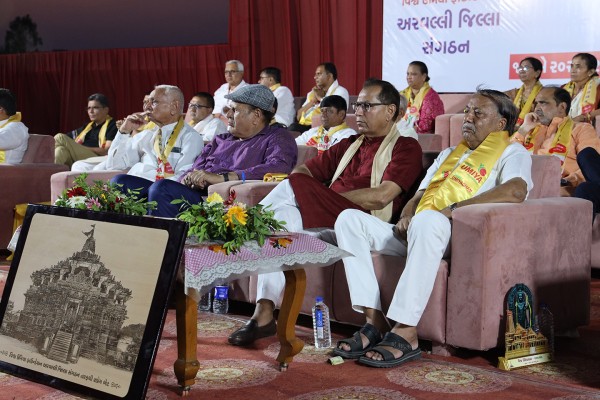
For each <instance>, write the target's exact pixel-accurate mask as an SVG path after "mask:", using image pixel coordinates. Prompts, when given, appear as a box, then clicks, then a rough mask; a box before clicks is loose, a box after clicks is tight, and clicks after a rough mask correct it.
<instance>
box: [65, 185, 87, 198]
mask: <svg viewBox="0 0 600 400" xmlns="http://www.w3.org/2000/svg"><path fill="white" fill-rule="evenodd" d="M86 194H87V193H86V192H85V189H84V188H82V187H80V186H76V187H73V188H71V189H67V197H68V198H71V197H73V196H85V195H86Z"/></svg>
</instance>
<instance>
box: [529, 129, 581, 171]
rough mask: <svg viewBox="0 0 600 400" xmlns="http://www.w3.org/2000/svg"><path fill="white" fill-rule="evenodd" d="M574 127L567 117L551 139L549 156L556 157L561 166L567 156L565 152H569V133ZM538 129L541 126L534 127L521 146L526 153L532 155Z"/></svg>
mask: <svg viewBox="0 0 600 400" xmlns="http://www.w3.org/2000/svg"><path fill="white" fill-rule="evenodd" d="M574 125H575V124H574V122H573V120H572V119H571V118H569V117H566V118H565V119H564V121H562V122H561V123H560V124H559V125H558V128H557V129H556V133H555V134H554V139H552V144H551V145H550V150H548V152H549V153H550V154H552V155H553V156H557V157H558V158H559V159H560V163H561V165H562V164H563V163H564V161H565V158H566V156H567V151H568V150H569V144H570V143H571V131H572V130H573V126H574ZM540 127H541V125H538V126H536V127H535V128H534V129H533V130H532V131H531V133H529V134H528V135H527V136H526V137H525V140H524V141H523V146H525V148H526V149H527V151H529V152H530V153H532V154H533V152H534V151H535V145H536V140H537V136H538V131H539V130H540Z"/></svg>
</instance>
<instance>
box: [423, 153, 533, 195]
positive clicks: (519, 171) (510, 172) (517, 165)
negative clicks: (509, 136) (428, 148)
mask: <svg viewBox="0 0 600 400" xmlns="http://www.w3.org/2000/svg"><path fill="white" fill-rule="evenodd" d="M455 148H456V146H454V147H449V148H447V149H446V150H444V151H442V152H441V153H440V155H439V156H438V157H437V158H436V159H435V161H434V162H433V164H432V165H431V167H429V169H428V170H427V174H426V175H425V178H423V180H422V181H421V184H420V185H419V189H418V190H423V189H427V186H429V183H430V182H431V179H432V178H433V176H434V175H435V173H436V172H437V170H438V169H439V168H440V167H441V166H442V164H443V163H444V161H445V160H446V158H447V157H448V156H449V155H450V153H451V152H452V151H453V150H454V149H455ZM471 153H472V150H470V151H467V152H466V153H465V154H464V155H463V156H462V157H461V159H460V160H459V161H458V162H457V163H456V165H457V166H458V165H459V164H460V163H461V162H463V161H464V159H465V158H466V157H468V156H469V155H470V154H471ZM512 178H521V179H523V180H524V181H525V183H527V193H529V192H530V191H531V189H532V188H533V181H532V180H531V155H530V154H529V152H528V151H527V150H525V147H523V145H522V144H520V143H511V144H509V145H508V146H507V147H506V149H504V152H502V155H501V156H500V158H499V159H498V161H496V164H495V165H494V167H493V168H492V170H491V171H490V175H489V177H488V178H487V179H486V180H485V182H484V183H483V185H481V187H480V188H479V190H478V191H477V193H475V194H474V196H475V195H477V194H480V193H483V192H487V191H488V190H490V189H493V188H494V187H496V186H498V185H501V184H503V183H504V182H507V181H509V180H510V179H512Z"/></svg>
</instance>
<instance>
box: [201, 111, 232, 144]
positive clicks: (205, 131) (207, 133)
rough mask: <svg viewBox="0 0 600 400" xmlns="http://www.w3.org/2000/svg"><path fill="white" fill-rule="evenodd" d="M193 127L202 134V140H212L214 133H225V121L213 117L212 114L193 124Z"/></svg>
mask: <svg viewBox="0 0 600 400" xmlns="http://www.w3.org/2000/svg"><path fill="white" fill-rule="evenodd" d="M194 129H195V130H196V132H198V133H199V134H201V135H202V140H204V141H205V142H210V141H212V140H213V138H214V137H215V135H220V134H221V133H227V127H226V126H225V123H224V122H223V121H221V119H220V118H215V117H213V116H212V115H209V116H208V117H206V118H204V119H203V120H202V121H200V122H198V123H197V124H196V125H194Z"/></svg>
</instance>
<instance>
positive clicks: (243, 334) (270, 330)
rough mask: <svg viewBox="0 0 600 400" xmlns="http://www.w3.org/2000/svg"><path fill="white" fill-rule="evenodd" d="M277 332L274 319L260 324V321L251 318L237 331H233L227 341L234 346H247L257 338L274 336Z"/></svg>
mask: <svg viewBox="0 0 600 400" xmlns="http://www.w3.org/2000/svg"><path fill="white" fill-rule="evenodd" d="M276 333H277V324H276V323H275V320H274V319H272V320H271V321H270V322H269V323H268V324H266V325H264V326H258V322H257V321H256V320H254V319H251V320H250V321H248V323H246V325H244V326H242V327H241V328H240V329H238V330H237V331H235V332H233V333H232V334H231V335H230V336H229V338H228V339H227V341H228V342H229V343H231V344H232V345H234V346H247V345H249V344H252V343H254V341H256V340H257V339H260V338H264V337H268V336H273V335H275V334H276Z"/></svg>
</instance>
